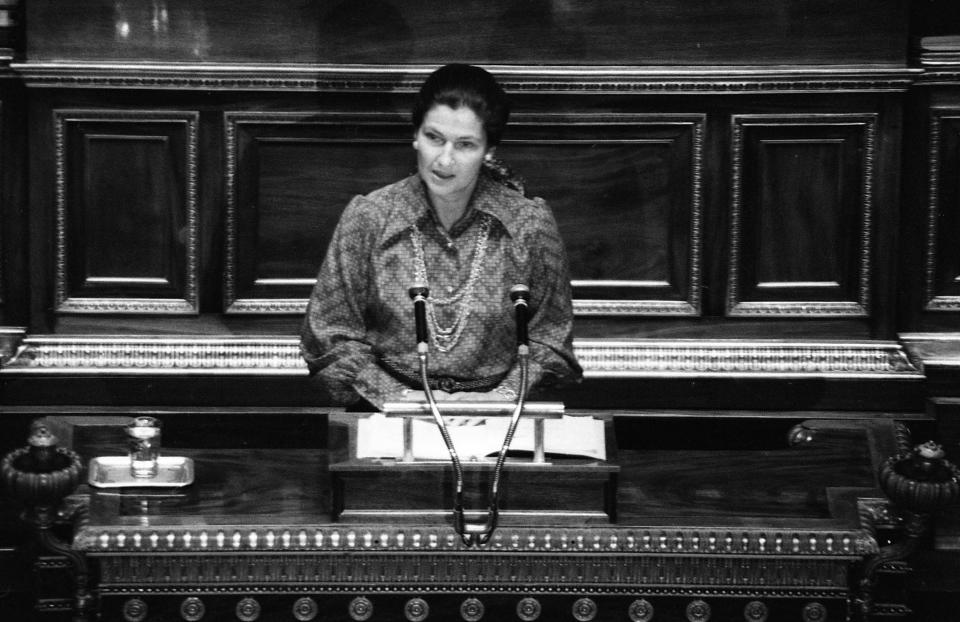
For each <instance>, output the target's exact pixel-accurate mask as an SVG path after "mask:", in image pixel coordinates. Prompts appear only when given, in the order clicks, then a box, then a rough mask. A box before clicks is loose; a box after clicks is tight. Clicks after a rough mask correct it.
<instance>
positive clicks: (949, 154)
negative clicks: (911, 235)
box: [924, 111, 960, 311]
mask: <svg viewBox="0 0 960 622" xmlns="http://www.w3.org/2000/svg"><path fill="white" fill-rule="evenodd" d="M951 112H955V111H951ZM930 127H931V133H932V135H931V137H930V145H931V150H932V153H933V154H934V157H933V159H932V161H931V171H930V175H931V179H930V184H929V185H930V188H931V189H932V192H931V194H930V203H929V205H928V208H927V219H926V227H925V229H926V240H925V246H924V255H925V259H926V261H925V262H924V263H925V266H926V274H925V278H924V303H925V307H924V308H925V309H926V310H927V311H960V116H958V115H956V114H947V113H945V112H943V113H938V114H935V115H934V118H933V119H931V122H930Z"/></svg>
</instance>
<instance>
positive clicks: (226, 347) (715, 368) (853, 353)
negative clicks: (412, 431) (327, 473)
mask: <svg viewBox="0 0 960 622" xmlns="http://www.w3.org/2000/svg"><path fill="white" fill-rule="evenodd" d="M574 350H575V352H576V354H577V358H578V359H579V360H580V363H581V365H582V366H583V368H584V375H585V377H587V378H643V377H659V376H670V377H676V376H696V377H703V376H716V377H720V378H723V377H742V376H746V377H764V376H776V377H840V378H859V377H867V378H869V377H875V376H877V375H881V376H884V377H890V378H902V379H913V380H917V379H920V378H922V377H923V376H922V374H921V372H920V371H919V369H918V368H917V366H916V365H914V363H913V362H912V361H911V360H910V358H909V357H908V356H907V354H906V352H905V350H904V349H903V348H902V346H901V345H900V344H898V343H895V342H840V341H836V342H809V343H805V342H785V341H776V340H747V341H743V340H733V339H731V340H689V341H687V340H663V341H660V340H644V339H633V340H613V339H580V340H576V341H575V342H574ZM57 372H70V373H71V374H77V373H81V374H82V373H91V374H110V373H117V374H251V375H306V374H307V367H306V365H305V364H304V362H303V359H302V358H301V357H300V349H299V340H298V339H297V338H296V337H230V338H213V337H197V338H183V337H146V336H139V337H135V336H131V337H119V336H103V337H94V336H84V337H80V336H35V337H25V338H24V339H23V340H22V341H21V342H20V344H19V347H18V348H17V350H16V352H15V353H14V354H13V355H12V356H11V357H10V359H9V360H8V361H7V362H6V363H5V364H4V365H3V366H2V367H0V373H4V374H7V373H57Z"/></svg>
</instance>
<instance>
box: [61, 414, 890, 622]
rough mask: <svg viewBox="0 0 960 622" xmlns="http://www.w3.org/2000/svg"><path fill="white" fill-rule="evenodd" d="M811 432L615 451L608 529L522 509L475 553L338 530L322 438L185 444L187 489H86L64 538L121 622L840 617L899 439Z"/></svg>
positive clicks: (438, 529)
mask: <svg viewBox="0 0 960 622" xmlns="http://www.w3.org/2000/svg"><path fill="white" fill-rule="evenodd" d="M809 426H810V428H809V429H812V430H813V438H812V440H810V441H809V442H805V443H801V444H799V445H795V446H789V445H788V443H787V442H786V439H785V438H780V439H779V440H778V441H776V442H771V443H770V444H769V445H764V444H763V443H761V444H760V445H756V444H755V443H754V446H751V447H749V448H747V447H741V448H738V449H720V448H717V447H710V446H709V443H707V444H703V443H697V444H691V445H690V446H686V447H684V446H683V443H680V444H679V446H678V443H677V442H676V439H674V440H673V441H672V442H669V443H668V442H665V441H663V442H657V441H656V439H647V440H648V441H650V442H646V443H640V444H637V443H633V444H632V446H631V444H627V443H624V444H623V446H621V447H620V448H619V453H618V456H617V462H618V463H619V465H620V467H621V471H620V482H619V495H618V512H617V521H616V522H615V523H614V524H607V525H580V526H577V525H573V526H571V525H557V524H550V521H549V520H537V519H536V518H535V517H534V518H532V519H531V520H528V521H527V522H526V523H521V524H517V523H512V524H501V526H500V527H499V528H498V529H497V531H496V532H495V533H494V535H493V538H492V539H491V540H490V542H489V543H487V544H485V545H482V546H480V547H472V548H471V547H467V546H466V545H464V544H463V543H462V542H461V541H460V539H459V537H458V536H457V534H456V533H455V532H454V530H453V528H452V527H451V526H450V524H449V521H439V520H438V521H434V522H432V523H423V524H409V523H403V524H400V523H394V524H391V523H389V522H379V523H369V522H368V523H359V522H355V523H347V522H332V521H331V512H330V510H331V498H332V491H331V490H330V482H331V478H330V472H329V464H330V460H331V455H332V453H335V452H331V451H329V450H327V449H309V448H299V449H282V450H281V449H249V448H247V449H230V448H221V449H182V451H178V453H179V454H181V455H185V456H189V457H191V458H193V459H194V461H195V466H196V481H195V483H194V484H192V485H191V486H188V487H186V488H184V489H182V490H179V491H167V492H164V493H157V492H152V493H151V492H144V491H128V492H124V493H117V492H116V491H111V490H103V489H89V490H84V491H82V492H85V493H87V494H89V509H90V512H89V519H88V520H87V521H86V522H85V523H84V524H83V525H81V526H80V528H79V530H78V532H77V536H76V538H75V541H74V546H75V547H77V548H79V549H82V550H84V551H86V553H87V554H88V557H89V558H90V559H92V560H94V561H95V563H96V564H97V568H98V586H97V589H98V593H99V594H100V603H101V611H102V613H103V614H104V615H106V616H108V617H109V616H113V617H114V618H116V619H120V618H121V616H127V615H128V614H130V613H131V612H134V613H138V612H140V613H142V612H144V611H149V612H150V615H155V614H156V615H160V616H161V618H157V619H166V618H163V616H168V617H172V618H173V619H177V616H183V615H193V614H194V613H196V612H197V611H201V612H203V611H205V612H206V613H207V614H208V615H213V616H214V618H215V619H220V617H224V619H226V618H230V619H232V618H231V616H234V615H235V613H236V615H237V616H240V615H241V613H242V614H244V615H246V614H249V613H251V612H254V611H255V612H260V611H261V610H262V611H263V612H264V613H265V614H269V615H268V617H269V616H277V618H276V619H288V616H289V614H290V611H291V607H293V609H294V611H295V612H300V613H304V612H308V613H311V612H312V613H315V612H318V611H320V612H323V618H322V619H324V620H328V619H330V620H361V619H367V618H365V617H363V616H364V615H366V612H369V611H373V610H375V611H376V615H375V616H374V617H373V618H371V619H374V620H411V619H418V620H419V619H423V618H421V617H418V616H419V615H420V614H422V613H424V612H425V611H429V612H430V618H431V619H441V620H453V619H464V620H466V619H480V618H478V617H477V615H476V614H477V613H478V612H479V613H480V614H481V617H484V616H485V618H484V619H492V620H501V619H502V620H508V619H517V618H518V617H519V618H520V619H524V620H527V619H529V620H532V619H537V617H536V616H534V615H533V614H537V616H540V618H539V619H544V620H567V619H576V620H597V621H598V622H599V621H601V620H622V619H624V617H623V616H624V615H627V616H628V618H629V619H631V620H646V619H648V618H646V617H644V616H645V615H647V614H649V613H652V612H653V611H654V610H655V611H656V612H657V619H667V620H673V619H677V620H682V619H686V620H691V619H707V618H702V616H703V615H704V614H705V615H707V616H708V617H709V616H710V612H711V611H712V613H713V615H714V616H715V617H716V619H744V616H748V617H747V619H766V616H767V615H769V616H770V619H797V620H814V619H823V617H824V616H827V617H829V619H837V620H844V619H848V616H849V612H850V609H849V606H850V600H851V598H853V597H854V595H855V594H854V590H855V589H856V588H855V586H856V578H855V577H856V570H855V568H856V567H857V566H858V565H859V564H860V563H861V562H862V560H863V559H864V558H865V557H866V556H868V555H870V554H872V553H875V552H876V551H877V547H878V542H877V538H876V532H875V531H874V529H873V527H874V526H873V525H872V524H870V519H869V516H868V518H867V520H864V519H863V518H862V517H863V516H864V514H865V513H866V514H867V515H869V514H870V512H871V511H873V512H874V516H877V515H882V514H883V512H884V510H883V508H885V507H886V506H885V502H884V501H882V500H880V499H878V497H880V493H879V491H878V490H877V489H876V488H875V477H874V473H875V472H876V465H877V464H878V462H879V460H882V459H883V458H885V457H886V456H887V455H888V454H890V453H892V452H893V450H894V448H895V443H896V437H895V435H894V433H893V425H892V424H891V423H890V422H889V421H886V422H884V421H878V422H871V423H865V422H862V421H861V422H857V423H850V422H847V423H844V422H833V421H816V422H809ZM745 433H746V432H745ZM331 438H333V439H335V436H334V437H331ZM658 445H659V446H658ZM331 446H334V443H333V441H331ZM334 449H336V448H334ZM398 494H403V491H402V490H398ZM865 504H866V505H865ZM871 504H874V506H871ZM871 508H873V509H872V510H871ZM877 508H880V509H879V510H878V509H877ZM484 612H485V613H484ZM541 614H542V615H541ZM298 615H299V614H298ZM691 615H693V616H694V617H693V618H691V617H690V616H691ZM285 616H286V617H285ZM411 616H413V617H411ZM524 616H526V617H524ZM531 616H532V617H531ZM571 616H572V618H571ZM697 616H701V617H697ZM758 616H759V617H758ZM114 618H111V619H114ZM241 619H243V618H241ZM251 619H253V618H251ZM269 619H274V618H273V617H270V618H269ZM304 619H309V618H304Z"/></svg>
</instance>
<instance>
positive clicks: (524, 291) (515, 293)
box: [510, 283, 530, 302]
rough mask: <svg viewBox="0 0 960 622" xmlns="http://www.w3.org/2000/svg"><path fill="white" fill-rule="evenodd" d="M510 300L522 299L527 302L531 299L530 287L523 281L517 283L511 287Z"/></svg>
mask: <svg viewBox="0 0 960 622" xmlns="http://www.w3.org/2000/svg"><path fill="white" fill-rule="evenodd" d="M510 300H512V301H513V302H518V301H520V300H522V301H523V302H526V301H528V300H530V288H529V287H527V286H526V285H524V284H523V283H517V284H516V285H514V286H513V287H511V288H510Z"/></svg>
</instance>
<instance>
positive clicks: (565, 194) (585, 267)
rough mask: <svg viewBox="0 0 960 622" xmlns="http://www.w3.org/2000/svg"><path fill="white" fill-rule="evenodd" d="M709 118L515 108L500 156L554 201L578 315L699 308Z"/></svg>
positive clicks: (530, 187) (531, 188)
mask: <svg viewBox="0 0 960 622" xmlns="http://www.w3.org/2000/svg"><path fill="white" fill-rule="evenodd" d="M705 121H706V115H695V114H690V115H671V114H618V115H591V114H579V115H549V114H537V115H533V114H518V115H516V116H515V118H514V120H512V121H511V127H510V134H509V140H506V141H504V144H503V145H502V146H501V148H500V151H499V153H500V155H502V156H503V157H504V158H505V159H506V160H507V161H508V162H509V163H510V164H511V165H513V166H515V167H516V168H517V170H519V171H522V172H523V175H524V177H525V178H526V182H527V191H528V194H530V195H532V196H542V197H543V198H544V199H546V200H547V202H548V203H549V204H550V206H551V207H552V209H553V211H554V214H555V215H556V218H557V221H558V224H559V226H560V230H561V233H562V235H563V237H564V240H565V242H566V245H567V254H568V257H569V259H570V269H571V278H572V279H573V285H574V306H575V310H576V312H577V314H578V315H581V316H584V315H681V316H682V315H698V314H699V313H700V285H701V283H700V274H701V272H702V270H701V265H700V262H701V252H700V251H701V223H702V207H703V197H702V191H701V188H702V170H703V157H704V155H703V141H704V125H705Z"/></svg>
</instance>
